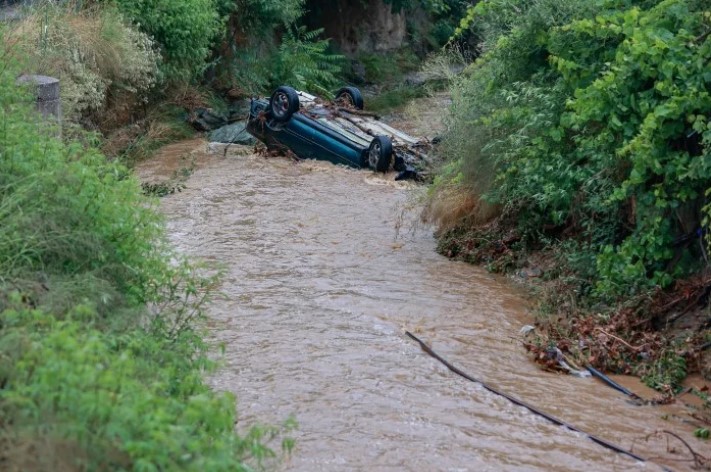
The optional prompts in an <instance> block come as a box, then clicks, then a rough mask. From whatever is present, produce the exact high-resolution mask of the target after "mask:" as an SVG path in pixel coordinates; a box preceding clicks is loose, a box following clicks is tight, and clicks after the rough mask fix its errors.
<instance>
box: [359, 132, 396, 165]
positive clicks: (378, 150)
mask: <svg viewBox="0 0 711 472" xmlns="http://www.w3.org/2000/svg"><path fill="white" fill-rule="evenodd" d="M392 157H393V143H392V141H391V140H390V138H388V137H387V136H376V137H375V138H374V139H373V140H372V141H371V142H370V146H369V147H368V154H367V155H366V161H367V162H368V167H370V168H371V169H373V170H374V171H377V172H387V171H388V170H389V169H390V162H391V161H392Z"/></svg>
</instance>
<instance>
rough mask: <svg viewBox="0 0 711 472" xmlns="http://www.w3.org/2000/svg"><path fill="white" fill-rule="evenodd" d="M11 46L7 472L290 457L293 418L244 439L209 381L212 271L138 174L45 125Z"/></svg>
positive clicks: (3, 163)
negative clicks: (167, 232)
mask: <svg viewBox="0 0 711 472" xmlns="http://www.w3.org/2000/svg"><path fill="white" fill-rule="evenodd" d="M0 28H1V26H0ZM0 33H2V31H0ZM3 53H4V57H6V58H10V60H8V61H6V62H5V63H4V64H3V65H2V66H0V220H1V221H2V225H0V417H2V421H0V464H2V466H3V470H8V471H26V470H77V471H80V470H81V471H83V470H129V469H130V470H137V471H157V470H196V471H198V470H200V471H201V470H225V471H228V470H229V471H232V470H253V467H254V466H258V465H259V464H260V463H264V461H265V460H268V459H270V458H273V457H275V453H274V452H272V451H271V449H269V448H268V447H267V444H268V443H269V442H270V441H272V440H273V439H275V438H276V436H277V435H278V434H279V435H280V434H281V431H282V430H281V428H277V429H275V428H253V429H252V430H250V431H249V432H248V433H247V434H246V435H245V436H239V435H236V434H235V432H234V424H235V404H234V398H233V397H231V396H230V395H225V394H220V395H218V394H215V393H213V392H211V391H210V390H209V388H208V387H207V386H206V385H205V384H204V382H203V380H202V379H203V376H204V375H205V374H206V373H207V372H209V370H210V369H212V368H213V367H214V364H213V362H211V361H210V360H209V359H208V352H207V348H208V346H207V345H206V344H205V343H204V342H203V341H202V338H201V334H202V332H201V330H200V326H199V322H200V321H201V320H202V319H203V317H204V307H205V304H206V302H207V301H208V300H209V298H210V295H211V293H212V291H213V290H214V286H215V284H216V279H215V277H210V276H207V275H205V274H207V273H208V272H207V270H208V269H209V268H202V267H198V266H195V265H192V264H190V263H188V262H187V261H185V260H184V259H183V258H182V257H181V256H180V255H178V254H175V253H174V252H173V251H172V250H171V249H170V248H169V247H168V245H167V244H166V242H165V236H164V229H163V226H162V223H161V218H160V217H159V215H158V214H157V212H156V210H155V208H154V207H153V204H152V201H151V200H148V199H146V198H145V197H143V196H142V195H141V190H140V187H139V185H138V183H137V181H136V180H135V178H133V177H132V176H131V175H130V173H129V172H128V171H127V169H125V168H124V167H123V166H121V165H119V164H117V163H112V162H108V161H107V160H106V159H105V158H104V157H103V156H102V155H101V154H100V153H98V151H96V150H94V149H92V148H89V147H86V145H84V144H81V143H77V142H71V141H69V140H68V142H66V143H65V142H62V141H60V140H59V139H55V138H52V137H51V135H53V134H54V133H55V130H53V129H52V128H51V127H50V126H49V125H45V124H38V123H39V121H38V117H37V116H36V114H35V112H34V111H31V106H32V104H33V103H32V102H33V100H31V99H30V98H29V96H28V94H27V93H26V92H27V91H23V90H22V89H19V88H18V87H17V86H16V84H15V78H16V77H17V75H18V74H17V71H18V70H20V69H21V67H20V66H19V65H17V64H15V63H14V61H13V60H12V55H10V54H8V53H7V51H0V54H3ZM213 272H214V271H213ZM283 446H284V447H285V448H286V449H289V448H290V447H291V442H290V441H289V440H285V441H284V443H283Z"/></svg>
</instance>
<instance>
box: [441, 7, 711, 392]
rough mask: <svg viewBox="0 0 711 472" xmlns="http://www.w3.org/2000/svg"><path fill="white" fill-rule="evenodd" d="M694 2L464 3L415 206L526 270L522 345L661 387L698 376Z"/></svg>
mask: <svg viewBox="0 0 711 472" xmlns="http://www.w3.org/2000/svg"><path fill="white" fill-rule="evenodd" d="M707 7H708V6H707V5H706V4H705V2H702V1H698V0H663V1H660V0H639V1H637V0H623V1H611V0H602V1H595V2H588V1H572V2H571V1H563V0H535V1H529V2H506V1H482V2H479V3H478V4H477V5H476V6H475V7H472V8H471V9H470V10H469V14H468V16H467V18H465V20H464V22H463V23H462V25H463V27H464V28H465V29H468V30H469V31H470V32H471V33H472V34H476V35H477V36H478V37H479V38H480V40H481V55H480V57H479V58H478V59H477V60H476V61H475V62H474V63H473V64H471V65H470V66H469V68H468V69H467V71H465V74H464V76H463V77H462V78H461V79H460V80H456V81H455V82H454V84H453V86H452V94H453V105H452V113H451V120H450V127H449V132H448V133H447V135H446V136H445V137H444V140H443V143H442V149H443V153H444V154H445V156H446V157H447V158H448V163H447V165H446V166H445V167H444V169H443V170H442V172H441V174H440V176H439V178H438V180H437V183H436V184H435V187H434V189H433V204H432V207H431V211H430V215H431V216H432V217H433V219H435V220H437V221H439V222H440V223H441V226H442V228H441V232H440V233H441V238H440V250H441V252H442V253H444V254H446V255H449V256H451V257H460V258H463V259H465V260H469V261H471V262H475V263H483V264H487V265H489V267H490V268H492V269H493V270H498V271H504V272H513V273H520V274H522V275H523V277H525V278H527V279H528V280H529V281H530V280H534V279H535V282H536V283H535V284H534V285H535V286H536V287H537V290H539V297H538V298H539V300H542V302H541V310H540V313H541V316H539V330H538V332H539V334H540V337H539V338H538V339H537V340H536V341H535V342H534V343H533V345H532V348H533V349H534V350H535V351H536V352H537V353H540V352H545V351H546V349H548V348H550V347H551V346H558V347H559V348H560V349H562V350H563V351H564V352H565V353H566V354H567V355H570V356H571V357H574V358H575V359H577V360H578V362H580V363H583V364H585V363H591V364H592V365H595V366H597V367H600V368H604V369H606V370H608V371H613V372H622V373H634V374H637V375H640V376H642V377H643V378H644V379H645V380H646V381H647V382H648V383H649V384H650V385H653V386H654V387H655V388H657V389H660V390H662V391H666V392H673V391H676V390H677V389H678V388H679V385H680V381H681V379H683V378H684V376H685V375H686V374H687V373H690V372H694V371H697V370H701V371H702V373H705V374H706V375H710V374H711V372H709V371H708V365H709V364H708V360H709V357H708V342H709V340H711V332H710V331H709V327H711V326H710V324H709V310H708V304H709V292H711V276H710V275H709V274H710V272H709V262H708V261H709V260H708V252H709V242H708V238H707V234H708V229H709V217H710V213H709V211H710V208H711V207H709V205H708V201H707V199H708V195H709V192H710V191H711V177H710V176H711V167H710V166H711V125H710V124H709V120H708V116H709V113H711V76H709V73H708V65H709V61H710V60H711V39H710V38H711V37H710V33H711V12H709V11H708V8H707ZM541 280H544V281H545V282H544V283H541ZM678 320H682V321H684V322H687V321H688V322H689V323H686V325H688V326H686V325H685V327H684V328H683V329H682V328H680V327H679V326H680V325H679V324H678V323H676V322H677V321H678ZM690 320H692V321H693V322H691V321H690ZM669 327H672V328H674V329H672V330H666V329H667V328H669ZM665 330H666V331H665Z"/></svg>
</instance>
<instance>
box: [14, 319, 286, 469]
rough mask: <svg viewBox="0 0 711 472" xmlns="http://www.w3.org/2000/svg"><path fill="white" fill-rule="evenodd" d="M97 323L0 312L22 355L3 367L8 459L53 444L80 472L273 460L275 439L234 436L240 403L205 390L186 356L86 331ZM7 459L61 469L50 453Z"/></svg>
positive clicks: (261, 434)
mask: <svg viewBox="0 0 711 472" xmlns="http://www.w3.org/2000/svg"><path fill="white" fill-rule="evenodd" d="M92 317H93V315H92V313H91V310H90V309H88V308H85V307H77V308H75V309H74V310H73V311H72V313H70V314H68V319H66V320H64V321H58V320H56V319H55V318H54V317H53V316H51V315H47V314H46V313H42V312H39V311H28V310H8V311H5V312H3V313H2V322H3V323H2V329H1V330H0V339H3V340H5V341H8V340H12V343H13V344H14V345H15V347H16V349H14V350H13V351H11V354H12V361H13V364H12V365H9V364H7V360H8V359H7V357H3V361H2V364H3V365H1V366H0V369H1V370H2V372H3V373H4V384H5V387H4V388H3V389H1V390H0V411H1V412H2V416H3V419H4V422H3V424H4V426H3V427H2V429H4V431H3V434H2V436H3V441H4V442H5V446H6V448H4V450H5V451H12V449H13V447H17V446H18V445H22V444H23V443H25V444H26V443H27V442H29V443H31V444H33V445H34V446H35V447H38V446H40V445H41V444H49V445H50V450H51V448H52V447H54V448H57V449H59V450H55V451H54V452H55V454H57V456H60V457H61V456H62V455H61V448H62V447H64V448H69V449H70V450H71V451H72V453H73V454H74V456H75V457H73V458H72V459H73V460H72V461H71V462H73V464H72V466H73V467H72V468H74V470H117V469H122V470H128V469H132V470H145V471H154V470H194V471H203V470H215V471H219V470H223V471H247V470H252V469H251V468H250V467H249V466H247V465H246V464H245V463H244V461H245V460H247V459H250V458H252V459H254V460H255V461H261V460H264V459H267V458H270V457H274V453H273V452H271V451H270V450H269V449H267V448H266V447H265V446H264V445H263V442H264V441H266V440H268V439H269V438H270V437H272V436H274V435H275V434H276V433H277V432H278V430H276V429H273V428H267V429H265V428H262V429H260V428H253V429H252V430H251V431H249V432H248V433H247V435H246V436H245V437H240V436H238V435H236V434H235V433H234V418H235V399H234V397H233V396H232V395H230V394H226V393H223V394H215V393H213V392H211V391H210V390H209V388H208V387H207V386H206V385H205V384H204V383H203V381H202V372H201V370H199V369H196V368H195V367H193V366H192V365H191V361H192V359H191V356H190V352H189V351H190V350H188V352H183V350H179V349H176V348H175V346H174V345H173V344H172V343H170V342H168V341H161V340H160V339H159V338H155V337H153V336H151V335H150V334H148V333H145V332H141V331H136V332H132V333H130V334H128V335H116V334H107V333H103V332H101V331H98V330H96V329H93V328H91V327H89V328H87V327H86V324H87V323H89V324H90V323H91V321H92ZM38 420H39V421H38ZM8 425H12V426H11V429H8ZM4 454H7V455H8V457H7V458H6V460H5V461H3V463H4V464H5V466H9V468H10V469H12V468H13V465H15V466H17V468H18V469H24V470H32V469H43V468H53V466H54V464H56V462H54V460H56V459H55V458H56V456H54V457H52V456H50V457H46V456H45V457H43V456H44V452H43V453H42V454H39V456H40V457H34V458H33V457H27V456H20V457H13V455H12V452H10V453H7V452H5V453H4ZM64 460H67V459H66V458H65V459H64ZM13 462H15V463H14V464H13ZM43 462H44V464H43Z"/></svg>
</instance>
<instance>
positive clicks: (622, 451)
mask: <svg viewBox="0 0 711 472" xmlns="http://www.w3.org/2000/svg"><path fill="white" fill-rule="evenodd" d="M405 334H407V336H409V337H410V338H411V339H412V340H414V341H415V342H416V343H418V344H419V345H420V348H422V350H423V351H425V352H426V353H427V354H429V355H430V356H432V357H434V358H435V359H437V360H438V361H439V362H441V363H442V364H444V366H445V367H447V369H449V370H450V371H452V372H454V373H455V374H457V375H459V376H460V377H464V378H465V379H467V380H469V381H471V382H475V383H478V384H479V385H481V386H482V387H484V388H485V389H486V390H488V391H490V392H491V393H494V394H496V395H499V396H502V397H504V398H506V399H507V400H508V401H510V402H511V403H513V404H515V405H519V406H522V407H524V408H526V409H527V410H529V411H530V412H532V413H535V414H536V415H539V416H542V417H543V418H545V419H547V420H548V421H550V422H551V423H553V424H556V425H558V426H563V427H565V428H568V429H569V430H571V431H575V432H577V433H581V434H584V435H585V436H587V437H588V439H590V440H591V441H593V442H596V443H597V444H599V445H601V446H603V447H605V448H607V449H610V450H612V451H615V452H617V453H619V454H623V455H625V456H628V457H631V458H632V459H634V460H637V461H641V462H647V461H646V460H645V459H644V458H642V457H640V456H638V455H637V454H635V453H633V452H631V451H628V450H626V449H623V448H622V447H620V446H617V445H616V444H613V443H611V442H609V441H606V440H604V439H602V438H599V437H597V436H595V435H592V434H590V433H586V432H585V431H582V430H581V429H580V428H576V427H575V426H573V425H571V424H569V423H566V422H565V421H562V420H559V419H558V418H556V417H555V416H551V415H549V414H548V413H545V412H543V411H541V410H539V409H538V408H536V407H535V406H533V405H530V404H528V403H526V402H524V401H523V400H519V399H518V398H516V397H513V396H511V395H508V394H506V393H504V392H501V391H499V390H497V389H496V388H494V387H492V386H491V385H489V384H487V383H485V382H482V381H481V380H479V379H477V378H475V377H472V376H471V375H469V374H467V373H466V372H464V371H462V370H460V369H459V368H457V367H455V366H453V365H452V364H450V363H449V362H447V361H446V360H445V359H444V358H442V357H441V356H440V355H439V354H437V353H436V352H434V351H433V350H432V348H430V347H429V346H428V345H427V344H425V343H424V342H423V341H421V340H420V339H419V338H418V337H417V336H415V335H414V334H412V333H411V332H409V331H405ZM662 468H663V469H664V470H665V471H667V472H671V470H670V469H667V468H665V467H662Z"/></svg>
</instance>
